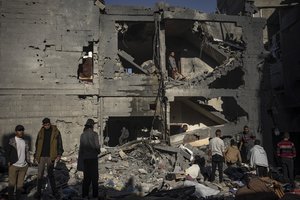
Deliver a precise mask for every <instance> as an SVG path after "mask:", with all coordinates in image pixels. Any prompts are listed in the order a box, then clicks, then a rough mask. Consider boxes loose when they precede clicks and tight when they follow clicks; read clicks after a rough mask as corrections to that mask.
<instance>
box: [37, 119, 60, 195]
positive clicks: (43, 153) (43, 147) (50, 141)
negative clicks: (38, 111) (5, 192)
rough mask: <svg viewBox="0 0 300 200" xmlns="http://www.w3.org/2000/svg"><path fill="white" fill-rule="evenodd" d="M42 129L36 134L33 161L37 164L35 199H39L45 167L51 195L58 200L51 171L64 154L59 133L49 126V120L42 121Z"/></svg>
mask: <svg viewBox="0 0 300 200" xmlns="http://www.w3.org/2000/svg"><path fill="white" fill-rule="evenodd" d="M42 122H43V127H42V128H41V130H40V131H39V133H38V136H37V138H36V143H35V154H34V159H35V161H36V162H38V182H37V193H36V195H35V197H36V198H38V199H39V198H41V189H42V185H41V183H42V178H43V176H44V171H45V167H46V165H47V172H48V178H49V181H50V185H51V189H52V192H53V195H54V196H55V197H56V198H57V199H59V198H60V195H59V193H58V191H57V188H56V184H55V179H54V174H53V169H54V163H55V162H58V161H59V160H60V158H61V155H62V154H63V152H64V149H63V145H62V139H61V135H60V131H59V130H58V128H57V127H56V126H54V125H51V122H50V119H49V118H44V119H43V121H42Z"/></svg>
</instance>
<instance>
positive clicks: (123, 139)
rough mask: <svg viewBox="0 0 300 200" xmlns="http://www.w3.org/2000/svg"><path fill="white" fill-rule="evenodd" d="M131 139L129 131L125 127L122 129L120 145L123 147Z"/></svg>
mask: <svg viewBox="0 0 300 200" xmlns="http://www.w3.org/2000/svg"><path fill="white" fill-rule="evenodd" d="M128 138H129V131H128V129H127V128H126V127H125V126H123V127H122V129H121V135H120V137H119V145H123V144H125V143H126V142H127V141H128Z"/></svg>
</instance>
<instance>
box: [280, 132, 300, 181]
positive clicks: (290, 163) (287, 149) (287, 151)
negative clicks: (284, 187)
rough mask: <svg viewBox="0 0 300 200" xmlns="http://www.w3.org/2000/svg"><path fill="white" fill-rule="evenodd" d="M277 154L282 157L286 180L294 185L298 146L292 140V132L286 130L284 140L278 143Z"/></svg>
mask: <svg viewBox="0 0 300 200" xmlns="http://www.w3.org/2000/svg"><path fill="white" fill-rule="evenodd" d="M277 156H278V157H279V158H280V161H281V166H282V170H283V178H284V181H285V182H289V183H290V184H291V185H292V187H294V185H295V183H294V159H295V158H296V148H295V145H294V143H293V142H291V141H290V134H289V133H288V132H285V133H284V135H283V140H282V141H280V142H279V143H278V144H277Z"/></svg>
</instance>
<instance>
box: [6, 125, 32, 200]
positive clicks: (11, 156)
mask: <svg viewBox="0 0 300 200" xmlns="http://www.w3.org/2000/svg"><path fill="white" fill-rule="evenodd" d="M24 130H25V129H24V126H22V125H18V126H16V128H15V134H16V135H15V137H13V138H11V139H10V140H9V145H8V148H7V160H8V167H9V168H8V196H9V199H16V200H19V199H20V196H21V192H22V189H23V183H24V178H25V174H26V172H27V169H28V163H30V162H29V146H28V143H27V141H25V140H24V139H23V136H24ZM15 187H16V196H15V197H14V191H15Z"/></svg>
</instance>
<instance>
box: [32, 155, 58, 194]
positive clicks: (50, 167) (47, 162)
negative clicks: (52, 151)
mask: <svg viewBox="0 0 300 200" xmlns="http://www.w3.org/2000/svg"><path fill="white" fill-rule="evenodd" d="M46 166H47V173H48V179H49V182H50V186H51V189H52V193H53V195H56V194H57V193H58V191H57V188H56V183H55V177H54V173H53V172H54V161H52V160H51V158H50V157H41V158H40V161H39V164H38V182H37V194H38V195H41V190H42V180H43V177H44V171H45V168H46Z"/></svg>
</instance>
